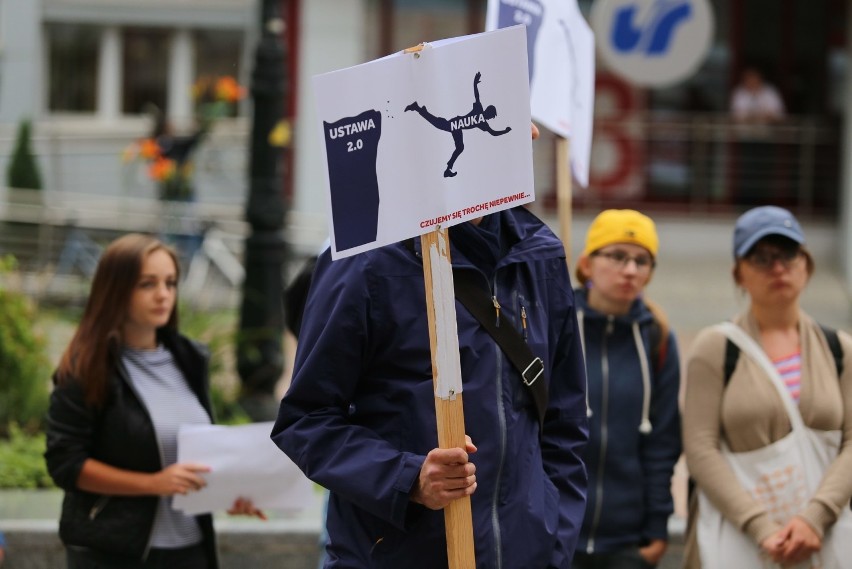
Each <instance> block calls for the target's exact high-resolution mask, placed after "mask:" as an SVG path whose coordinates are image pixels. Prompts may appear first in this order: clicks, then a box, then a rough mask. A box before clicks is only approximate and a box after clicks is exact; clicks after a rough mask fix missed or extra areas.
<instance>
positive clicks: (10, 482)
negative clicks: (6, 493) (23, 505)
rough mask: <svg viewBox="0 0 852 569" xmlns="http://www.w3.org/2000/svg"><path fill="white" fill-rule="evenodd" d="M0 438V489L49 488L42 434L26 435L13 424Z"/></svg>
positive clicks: (50, 484)
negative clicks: (5, 434)
mask: <svg viewBox="0 0 852 569" xmlns="http://www.w3.org/2000/svg"><path fill="white" fill-rule="evenodd" d="M6 430H7V432H8V435H9V436H8V438H6V439H0V488H52V487H53V481H52V480H51V478H50V475H48V473H47V466H46V465H45V462H44V449H45V436H44V433H35V434H27V433H26V432H25V431H23V430H22V429H21V428H20V427H19V426H18V425H17V424H16V423H9V424H8V425H7V426H6Z"/></svg>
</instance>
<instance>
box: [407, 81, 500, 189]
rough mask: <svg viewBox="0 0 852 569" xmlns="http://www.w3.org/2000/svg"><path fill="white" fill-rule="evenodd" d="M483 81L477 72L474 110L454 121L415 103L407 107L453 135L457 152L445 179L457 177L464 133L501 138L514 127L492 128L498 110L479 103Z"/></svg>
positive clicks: (454, 152) (474, 88)
mask: <svg viewBox="0 0 852 569" xmlns="http://www.w3.org/2000/svg"><path fill="white" fill-rule="evenodd" d="M480 81H482V73H480V72H479V71H477V72H476V76H475V77H474V78H473V96H474V99H475V100H474V102H473V109H471V111H470V112H469V113H467V114H466V115H460V116H457V117H455V118H452V119H445V118H441V117H436V116H435V115H433V114H432V113H430V112H429V111H427V110H426V107H425V106H423V105H420V104H418V103H417V101H414V102H413V103H411V104H410V105H408V106H407V107H405V110H406V112H408V111H417V112H418V113H420V116H421V117H423V118H424V119H426V120H427V121H428V122H429V124H431V125H432V126H434V127H435V128H437V129H439V130H444V131H447V132H449V133H450V134H452V135H453V142H455V144H456V148H455V150H453V155H452V156H450V160H449V162H447V169H446V170H444V177H445V178H451V177H453V176H455V175H456V172H454V171H453V164H455V162H456V159H457V158H458V157H459V156H460V155H461V153H462V152H463V151H464V131H465V130H468V129H472V128H478V129H479V130H483V131H485V132H487V133H488V134H490V135H491V136H500V135H501V134H506V133H507V132H510V131H511V130H512V127H509V126H507V127H506V128H504V129H503V130H494V129H493V128H491V125H489V124H488V121H490V120H491V119H493V118H494V117H496V116H497V109H496V108H495V107H494V105H488V107H486V108H484V109H483V108H482V103H481V102H479V82H480Z"/></svg>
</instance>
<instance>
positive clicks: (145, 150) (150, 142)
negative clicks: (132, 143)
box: [139, 138, 160, 160]
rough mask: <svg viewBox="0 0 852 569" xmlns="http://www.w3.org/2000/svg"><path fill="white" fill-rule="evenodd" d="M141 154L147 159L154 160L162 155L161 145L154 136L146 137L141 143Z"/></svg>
mask: <svg viewBox="0 0 852 569" xmlns="http://www.w3.org/2000/svg"><path fill="white" fill-rule="evenodd" d="M139 156H141V157H142V158H144V159H145V160H154V159H155V158H157V157H159V156H160V145H159V144H157V141H156V140H154V139H153V138H146V139H144V140H142V141H141V142H140V143H139Z"/></svg>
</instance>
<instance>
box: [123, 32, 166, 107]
mask: <svg viewBox="0 0 852 569" xmlns="http://www.w3.org/2000/svg"><path fill="white" fill-rule="evenodd" d="M170 45H171V41H170V33H169V32H167V31H165V30H153V29H142V28H128V29H126V30H125V31H124V65H123V69H124V73H123V78H122V112H124V113H125V114H132V115H137V114H143V113H145V112H147V110H148V106H149V105H151V104H153V105H156V106H157V108H159V109H160V110H165V108H166V88H167V83H168V72H169V70H168V68H169V64H168V62H169V47H170Z"/></svg>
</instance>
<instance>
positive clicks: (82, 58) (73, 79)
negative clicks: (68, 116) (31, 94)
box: [47, 24, 101, 113]
mask: <svg viewBox="0 0 852 569" xmlns="http://www.w3.org/2000/svg"><path fill="white" fill-rule="evenodd" d="M47 37H48V45H49V46H50V47H49V48H48V50H49V61H50V70H49V72H48V73H49V75H48V77H49V78H48V80H49V86H48V89H49V94H48V97H49V101H48V108H49V109H50V110H51V111H54V112H63V111H64V112H89V113H91V112H94V111H95V104H96V100H97V96H96V93H97V76H98V45H99V42H100V38H101V34H100V30H99V29H98V28H96V27H93V26H82V25H75V24H49V25H48V26H47Z"/></svg>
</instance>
